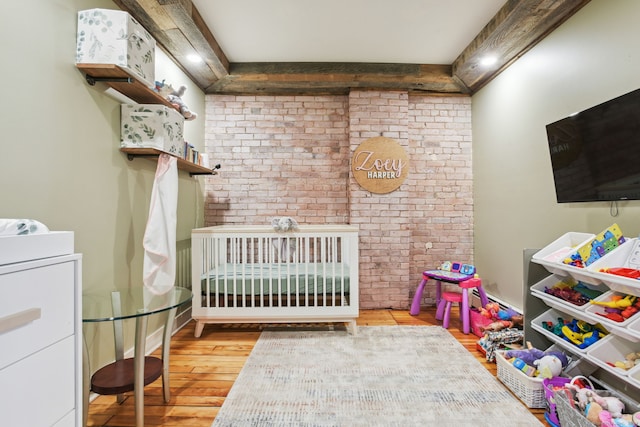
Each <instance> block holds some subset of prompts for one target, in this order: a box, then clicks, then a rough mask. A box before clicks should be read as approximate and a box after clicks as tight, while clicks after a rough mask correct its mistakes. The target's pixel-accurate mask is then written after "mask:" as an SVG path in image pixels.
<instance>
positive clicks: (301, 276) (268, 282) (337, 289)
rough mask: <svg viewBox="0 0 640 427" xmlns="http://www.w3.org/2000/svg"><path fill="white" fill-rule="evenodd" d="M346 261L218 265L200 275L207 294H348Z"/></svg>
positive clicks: (347, 267) (347, 266)
mask: <svg viewBox="0 0 640 427" xmlns="http://www.w3.org/2000/svg"><path fill="white" fill-rule="evenodd" d="M349 271H350V270H349V265H348V264H345V263H273V264H266V263H265V264H221V265H219V266H217V267H216V268H214V269H211V270H209V272H208V274H205V275H203V277H202V279H203V283H202V289H203V291H204V292H207V293H218V294H233V295H268V294H272V295H274V294H298V295H300V294H325V293H328V294H339V293H344V294H347V293H348V292H349Z"/></svg>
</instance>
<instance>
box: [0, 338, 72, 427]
mask: <svg viewBox="0 0 640 427" xmlns="http://www.w3.org/2000/svg"><path fill="white" fill-rule="evenodd" d="M74 345H75V338H74V337H68V338H65V339H64V340H62V341H59V342H57V343H55V344H54V345H52V346H49V347H47V348H45V349H44V350H41V351H39V352H37V353H35V354H32V355H31V356H29V357H27V358H25V359H22V360H20V361H19V362H17V363H14V364H13V365H11V366H8V367H6V368H4V369H0V384H2V385H3V393H2V399H0V419H1V420H2V425H4V426H12V427H35V426H51V425H54V424H56V423H58V422H63V421H62V420H68V419H69V415H70V414H72V413H73V412H74V411H79V410H80V411H81V410H82V409H81V408H76V394H75V378H76V375H80V373H76V372H75V362H76V361H75V357H74ZM60 425H70V424H68V421H64V422H63V424H60Z"/></svg>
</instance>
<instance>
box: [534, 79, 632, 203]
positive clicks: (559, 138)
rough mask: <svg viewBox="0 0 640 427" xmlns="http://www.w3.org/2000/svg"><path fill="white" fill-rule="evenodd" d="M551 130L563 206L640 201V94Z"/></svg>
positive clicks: (549, 136) (556, 180)
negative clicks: (582, 203)
mask: <svg viewBox="0 0 640 427" xmlns="http://www.w3.org/2000/svg"><path fill="white" fill-rule="evenodd" d="M546 129H547V139H548V142H549V153H550V154H551V166H552V169H553V179H554V183H555V187H556V198H557V200H558V203H571V202H595V201H614V200H640V89H638V90H635V91H633V92H630V93H628V94H625V95H622V96H619V97H618V98H614V99H612V100H610V101H607V102H604V103H602V104H600V105H596V106H595V107H592V108H589V109H587V110H584V111H582V112H580V113H577V114H573V115H571V116H569V117H567V118H564V119H562V120H559V121H557V122H554V123H550V124H548V125H547V126H546Z"/></svg>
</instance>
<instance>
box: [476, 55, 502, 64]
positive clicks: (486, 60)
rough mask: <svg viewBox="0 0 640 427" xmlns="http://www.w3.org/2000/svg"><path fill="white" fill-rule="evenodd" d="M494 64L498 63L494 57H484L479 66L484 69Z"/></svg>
mask: <svg viewBox="0 0 640 427" xmlns="http://www.w3.org/2000/svg"><path fill="white" fill-rule="evenodd" d="M496 62H498V58H497V57H495V56H485V57H484V58H482V59H481V60H480V64H481V65H482V66H484V67H489V66H491V65H494V64H495V63H496Z"/></svg>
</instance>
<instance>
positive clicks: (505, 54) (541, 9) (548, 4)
mask: <svg viewBox="0 0 640 427" xmlns="http://www.w3.org/2000/svg"><path fill="white" fill-rule="evenodd" d="M589 1H590V0H509V1H507V2H506V3H505V5H504V6H503V7H502V8H501V9H500V10H499V11H498V13H496V15H495V16H494V17H493V18H492V19H491V21H489V23H488V24H487V25H486V26H485V27H484V28H483V29H482V31H480V33H479V34H478V35H477V36H476V38H475V39H474V40H473V41H472V42H471V43H470V44H469V45H468V46H467V47H466V48H465V49H464V50H463V51H462V53H461V54H460V55H459V56H458V58H457V59H456V60H455V61H454V62H453V64H452V71H453V75H454V76H455V77H456V79H458V80H459V81H460V82H461V84H463V85H465V86H466V87H467V88H469V91H470V92H472V93H475V92H477V91H478V90H480V89H481V88H482V87H483V86H484V85H486V84H487V83H488V82H490V81H491V80H492V79H493V78H494V77H496V76H497V75H498V74H500V73H501V72H502V71H503V70H505V69H506V68H507V67H508V66H509V65H511V64H512V63H513V62H514V61H516V60H517V59H518V58H520V57H521V56H522V55H524V54H525V53H526V52H528V51H529V50H530V49H531V48H532V47H533V46H535V45H536V44H537V43H538V42H540V41H541V40H542V39H544V38H545V37H546V36H547V35H548V34H550V33H551V32H552V31H553V30H554V29H556V28H557V27H558V26H560V25H561V24H562V23H563V22H565V21H566V20H567V19H569V18H570V17H571V16H573V14H574V13H576V12H577V11H578V10H580V9H581V8H582V7H583V6H584V5H586V4H587V3H589ZM487 56H492V57H494V58H495V59H496V62H495V63H494V64H493V65H491V66H483V65H482V64H481V61H482V59H483V58H485V57H487Z"/></svg>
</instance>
